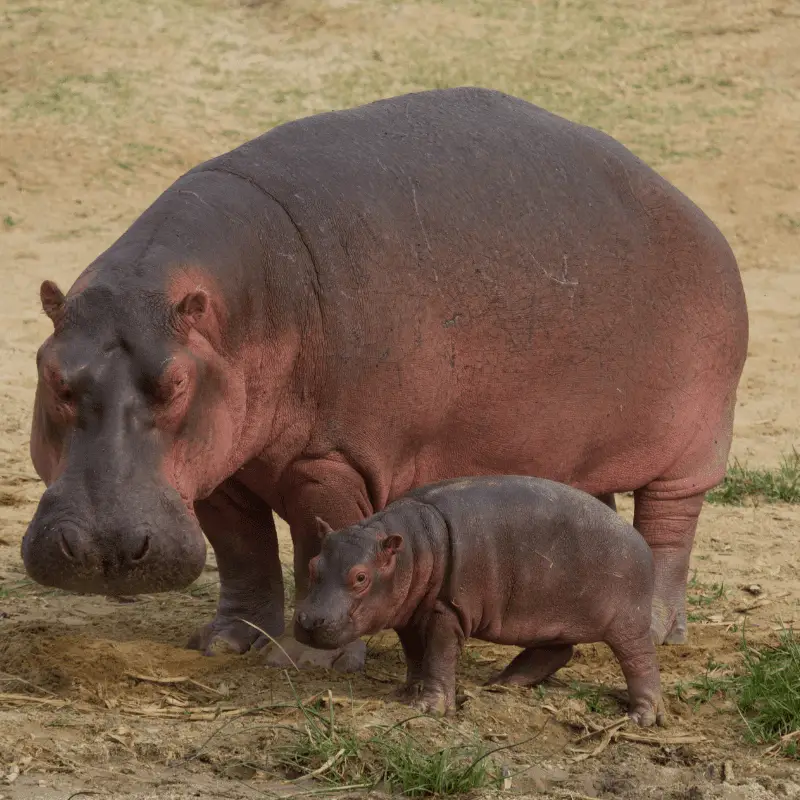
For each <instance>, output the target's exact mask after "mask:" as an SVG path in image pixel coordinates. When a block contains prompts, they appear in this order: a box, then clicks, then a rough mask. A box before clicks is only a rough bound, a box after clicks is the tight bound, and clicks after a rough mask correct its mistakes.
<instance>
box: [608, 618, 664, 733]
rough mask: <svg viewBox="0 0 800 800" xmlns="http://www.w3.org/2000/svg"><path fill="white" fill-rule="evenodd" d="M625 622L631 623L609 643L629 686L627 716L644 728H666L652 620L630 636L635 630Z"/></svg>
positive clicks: (611, 636)
mask: <svg viewBox="0 0 800 800" xmlns="http://www.w3.org/2000/svg"><path fill="white" fill-rule="evenodd" d="M626 622H627V623H628V624H626V625H619V626H615V628H616V630H615V631H614V633H613V634H610V635H609V636H608V637H607V639H606V642H607V644H608V645H609V647H610V648H611V649H612V650H613V651H614V655H615V656H616V657H617V660H618V661H619V663H620V666H621V667H622V672H623V674H624V675H625V682H626V683H627V684H628V716H629V717H630V718H631V719H632V720H633V721H634V722H635V723H636V724H637V725H641V726H642V727H643V728H644V727H649V726H650V725H653V723H657V724H659V725H664V724H665V721H666V717H665V714H664V701H663V699H662V697H661V677H660V673H659V671H658V660H657V658H656V648H655V645H654V644H653V637H652V636H651V634H650V625H649V621H648V625H647V627H646V628H643V629H642V630H641V631H640V633H639V635H638V636H631V630H636V628H632V627H631V626H630V624H629V623H630V620H627V621H626Z"/></svg>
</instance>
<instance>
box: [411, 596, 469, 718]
mask: <svg viewBox="0 0 800 800" xmlns="http://www.w3.org/2000/svg"><path fill="white" fill-rule="evenodd" d="M424 641H425V654H424V656H423V658H422V668H421V675H422V693H421V694H420V696H419V698H418V699H416V700H414V702H413V703H412V705H413V706H414V707H415V708H418V709H419V710H420V711H422V712H423V713H431V714H437V715H443V714H453V713H455V710H456V664H457V663H458V656H459V654H460V653H461V646H462V644H463V642H464V634H463V632H462V631H461V626H460V624H459V622H458V617H457V616H456V615H455V614H454V613H453V612H452V611H451V610H450V609H449V608H447V606H445V605H444V604H443V603H437V604H436V606H435V607H434V609H433V611H432V613H431V615H430V617H429V618H428V620H427V623H426V625H425V638H424Z"/></svg>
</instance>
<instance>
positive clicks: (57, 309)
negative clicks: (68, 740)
mask: <svg viewBox="0 0 800 800" xmlns="http://www.w3.org/2000/svg"><path fill="white" fill-rule="evenodd" d="M41 300H42V305H43V307H44V310H45V312H46V313H47V315H48V316H49V317H50V319H51V320H52V321H53V324H54V332H53V334H52V336H50V337H49V338H48V339H47V341H45V343H44V344H43V345H42V347H41V349H40V350H39V353H38V356H37V364H38V371H39V383H38V388H37V392H36V401H35V408H34V414H33V428H32V434H31V454H32V458H33V463H34V465H35V468H36V470H37V472H38V473H39V475H40V476H41V477H42V479H43V480H44V482H45V483H46V485H47V487H48V488H47V491H46V492H45V493H44V495H43V496H42V499H41V502H40V503H39V507H38V509H37V511H36V514H35V516H34V518H33V520H32V521H31V523H30V527H29V529H28V532H27V534H26V535H25V539H24V541H23V544H22V552H23V556H24V560H25V565H26V568H27V570H28V572H29V574H30V575H31V577H33V578H34V579H35V580H37V581H39V582H40V583H43V584H46V585H49V586H57V587H61V588H64V589H70V590H74V591H80V592H90V593H104V594H123V593H124V594H129V593H137V592H157V591H162V590H168V589H178V588H180V587H183V586H186V585H187V584H188V583H189V582H190V581H192V580H194V579H195V578H196V577H197V576H198V574H199V573H200V571H201V569H202V566H203V562H204V557H205V542H204V540H203V536H202V533H204V534H205V535H206V537H207V538H208V540H209V541H210V542H211V545H212V547H213V548H214V551H215V553H216V556H217V563H218V565H219V574H220V581H221V593H220V600H219V607H218V610H217V615H216V617H215V618H214V620H213V621H212V622H210V623H209V624H208V625H206V626H205V627H204V628H203V629H202V630H200V631H198V632H197V633H195V634H194V635H193V637H192V639H191V641H190V646H192V647H196V648H200V649H202V650H204V651H206V652H211V648H212V645H214V643H215V641H217V640H222V641H225V642H227V643H228V644H230V645H232V646H233V647H234V648H236V649H237V650H239V651H244V650H246V649H247V648H248V647H250V646H252V645H261V644H263V643H264V638H263V637H262V636H261V635H260V634H259V633H258V632H257V631H256V630H255V629H254V628H252V627H251V626H249V625H247V624H245V623H244V622H242V621H240V618H242V619H246V620H249V621H251V622H253V623H254V624H256V625H258V626H259V627H260V628H262V629H263V630H264V631H266V632H267V633H268V634H270V635H271V636H273V637H276V636H278V635H279V634H281V633H282V631H283V629H284V596H283V584H282V578H281V567H280V564H279V561H278V546H277V539H276V533H275V527H274V522H273V516H272V514H271V511H275V512H276V513H277V514H278V515H279V516H280V517H282V518H283V519H285V520H287V521H288V523H289V526H290V527H291V534H292V540H293V543H294V565H295V581H296V598H295V599H296V600H300V599H302V598H303V597H304V596H305V595H306V591H307V583H308V574H307V565H308V562H309V560H310V559H311V558H312V557H313V556H315V555H316V554H317V553H318V551H319V546H320V545H319V541H318V538H317V526H316V522H315V519H316V517H317V516H319V517H321V518H323V519H324V520H325V521H326V522H327V523H328V524H329V525H331V526H332V527H333V528H335V529H339V528H343V527H346V526H348V525H351V524H353V523H355V522H357V521H359V520H361V519H364V518H366V517H368V516H369V515H370V514H372V513H373V512H374V511H376V510H379V509H381V508H383V507H384V506H385V505H386V504H387V503H388V502H390V501H392V500H393V499H395V498H397V497H399V496H400V495H401V494H403V493H404V492H406V491H408V490H409V489H411V488H413V487H415V486H420V485H423V484H426V483H429V482H433V481H438V480H441V479H445V478H450V477H454V476H471V475H480V474H496V473H516V474H523V475H532V476H539V477H545V478H549V479H553V480H557V481H560V482H563V483H566V484H570V485H572V486H575V487H578V488H580V489H583V490H584V491H587V492H589V493H591V494H594V495H596V496H600V497H603V498H605V499H606V502H608V503H609V504H612V505H613V493H615V492H625V491H631V490H632V491H634V496H635V520H634V524H635V526H636V527H637V528H638V530H639V531H640V532H641V533H642V535H643V536H644V537H645V539H646V540H647V542H648V543H649V545H650V547H651V548H652V551H653V555H654V561H655V595H654V598H655V599H654V606H653V618H652V620H653V622H652V624H653V628H652V632H653V636H654V639H655V640H656V641H657V642H658V643H663V642H683V641H684V640H685V638H686V608H685V591H686V579H687V572H688V567H689V555H690V552H691V548H692V542H693V537H694V533H695V527H696V525H697V518H698V515H699V513H700V508H701V506H702V504H703V499H704V493H705V492H706V490H708V489H709V488H711V487H713V486H715V485H716V484H718V483H719V482H720V481H721V479H722V477H723V475H724V471H725V466H726V461H727V456H728V452H729V447H730V443H731V432H732V426H733V415H734V406H735V398H736V389H737V385H738V382H739V377H740V374H741V370H742V366H743V363H744V360H745V355H746V350H747V342H748V319H747V310H746V305H745V298H744V294H743V291H742V285H741V280H740V276H739V271H738V268H737V265H736V261H735V259H734V256H733V254H732V252H731V250H730V248H729V247H728V245H727V243H726V241H725V239H724V238H723V236H722V235H721V234H720V232H719V231H718V230H717V228H716V227H715V226H714V225H713V224H712V222H711V221H710V220H709V219H708V218H707V217H706V216H705V215H704V214H703V213H702V212H701V211H700V210H699V209H698V208H697V207H696V206H695V205H693V204H692V203H691V202H690V201H689V200H688V199H687V198H686V197H685V196H684V195H683V194H681V193H680V192H679V191H677V190H676V189H675V188H674V187H672V186H671V185H670V184H669V183H667V182H666V181H665V180H664V179H662V178H661V177H660V176H659V175H657V174H656V173H655V172H653V171H652V170H651V169H649V168H648V167H647V166H646V165H645V164H643V163H642V162H641V161H640V160H639V159H638V158H636V157H635V156H634V155H632V154H631V153H630V152H629V151H628V150H626V149H625V148H624V147H623V146H622V145H620V144H619V143H618V142H616V141H614V140H613V139H611V138H610V137H608V136H606V135H605V134H603V133H599V132H598V131H596V130H593V129H591V128H586V127H582V126H580V125H576V124H574V123H572V122H568V121H567V120H564V119H562V118H560V117H557V116H554V115H553V114H550V113H548V112H547V111H544V110H542V109H540V108H537V107H536V106H533V105H530V104H529V103H527V102H524V101H523V100H519V99H516V98H514V97H509V96H508V95H505V94H501V93H499V92H495V91H488V90H484V89H475V88H458V89H448V90H442V91H432V92H421V93H417V94H410V95H406V96H402V97H395V98H391V99H387V100H382V101H379V102H376V103H372V104H369V105H365V106H362V107H359V108H355V109H351V110H347V111H340V112H334V113H328V114H321V115H318V116H313V117H309V118H307V119H301V120H298V121H295V122H291V123H288V124H286V125H282V126H280V127H278V128H275V129H273V130H272V131H270V132H269V133H267V134H265V135H263V136H260V137H259V138H257V139H254V140H253V141H251V142H248V143H247V144H244V145H242V146H241V147H239V148H237V149H236V150H233V151H232V152H230V153H227V154H226V155H222V156H219V157H218V158H214V159H212V160H210V161H207V162H206V163H204V164H201V165H200V166H198V167H196V168H195V169H193V170H191V171H190V172H188V173H187V174H185V175H184V176H183V177H181V178H180V179H178V180H177V181H176V182H175V183H174V184H173V185H172V186H171V187H170V188H168V189H167V190H166V191H165V192H164V193H163V194H162V195H161V196H160V197H159V198H158V199H157V200H156V201H155V202H154V203H153V205H152V206H150V208H148V209H147V210H146V211H145V212H144V213H143V214H142V215H141V216H140V217H139V218H138V219H137V220H136V221H135V222H134V223H133V225H131V227H130V228H129V229H128V230H127V231H126V232H125V233H124V234H123V235H122V236H121V237H120V238H119V239H118V240H117V241H116V242H115V243H114V244H113V245H112V246H111V247H110V248H109V249H108V250H107V251H106V252H104V253H103V254H102V255H100V256H99V257H98V258H97V260H96V261H94V262H93V263H92V264H91V265H90V266H89V267H88V268H87V269H86V271H85V272H84V273H83V274H82V275H81V276H80V277H79V278H78V280H77V281H76V283H75V284H74V285H73V286H72V288H71V289H70V291H69V293H68V294H67V295H66V296H64V295H63V294H62V292H61V291H60V290H59V289H58V287H57V286H56V285H55V284H54V283H52V282H50V281H46V282H45V283H44V284H43V285H42V287H41ZM284 646H285V647H286V648H287V650H288V651H290V652H291V653H293V655H294V657H295V659H298V658H299V659H300V661H301V662H304V663H307V662H308V661H311V662H316V663H325V664H333V665H334V666H335V667H336V668H338V669H342V670H354V669H358V668H360V667H361V666H362V665H363V662H364V653H365V648H364V644H363V642H361V641H357V642H354V643H352V644H350V645H349V646H348V647H347V648H345V649H343V650H335V651H326V652H324V653H323V652H322V651H311V650H308V649H304V648H303V647H301V646H300V645H299V644H298V643H297V642H296V641H293V640H290V638H289V637H286V638H285V640H284ZM282 658H284V656H283V655H282V654H281V651H280V650H279V649H277V648H275V647H274V645H273V646H272V647H271V652H270V655H269V657H268V661H269V662H270V663H273V664H275V663H280V661H281V659H282Z"/></svg>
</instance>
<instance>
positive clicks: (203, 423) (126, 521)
mask: <svg viewBox="0 0 800 800" xmlns="http://www.w3.org/2000/svg"><path fill="white" fill-rule="evenodd" d="M81 283H82V284H84V285H83V286H82V287H81V286H80V285H79V284H81ZM41 300H42V306H43V308H44V311H45V313H46V314H47V315H48V317H50V319H51V320H52V322H53V325H54V330H53V334H52V335H51V336H50V337H48V339H47V340H46V341H45V342H44V344H43V345H42V346H41V348H40V349H39V352H38V354H37V367H38V385H37V389H36V399H35V407H34V413H33V423H32V431H31V457H32V459H33V464H34V466H35V468H36V471H37V472H38V473H39V475H40V476H41V478H42V479H43V481H44V482H45V484H46V486H47V490H46V491H45V492H44V494H43V496H42V498H41V500H40V502H39V507H38V509H37V510H36V514H35V515H34V517H33V519H32V521H31V523H30V525H29V526H28V530H27V533H26V534H25V537H24V539H23V542H22V555H23V559H24V562H25V567H26V569H27V571H28V573H29V574H30V576H31V577H32V578H33V579H34V580H36V581H37V582H39V583H41V584H44V585H47V586H55V587H59V588H62V589H68V590H72V591H78V592H85V593H92V594H95V593H96V594H101V593H102V594H111V595H119V594H136V593H141V592H157V591H165V590H169V589H177V588H181V587H183V586H186V585H187V584H189V583H191V582H192V581H193V580H194V579H195V578H196V577H197V576H198V575H199V574H200V572H201V570H202V568H203V564H204V562H205V555H206V545H205V539H204V537H203V534H202V532H201V530H200V527H199V525H198V522H197V519H196V517H195V514H194V509H193V504H194V501H195V500H197V499H199V498H201V497H204V496H207V495H208V494H209V493H210V492H211V491H213V489H214V488H215V486H217V485H218V484H219V483H220V482H221V481H222V480H224V479H225V477H227V475H229V474H230V471H231V467H230V463H231V462H232V461H233V460H235V457H234V455H233V453H232V450H233V449H234V448H235V446H236V442H237V439H238V434H239V433H240V432H241V429H240V428H239V422H240V420H238V419H237V408H238V409H241V407H243V406H244V405H245V404H244V402H243V398H242V397H241V393H242V392H243V391H244V390H243V385H242V383H243V382H242V381H240V380H238V377H237V375H236V374H232V373H231V371H230V369H229V368H228V365H227V364H226V363H225V360H224V359H223V357H222V355H220V352H219V351H220V350H221V348H220V347H219V346H218V341H215V339H218V334H219V329H220V316H221V315H220V309H219V308H216V307H215V305H214V303H213V302H212V299H211V295H210V294H209V293H208V292H207V291H206V290H205V289H203V288H199V287H198V282H197V280H196V276H189V275H188V274H186V275H183V276H182V277H181V278H180V279H178V280H177V281H176V282H175V285H174V286H173V287H171V290H167V291H164V292H163V293H161V292H148V291H144V290H141V289H136V288H132V287H130V286H128V287H126V288H124V289H122V288H120V287H119V286H113V285H107V284H103V283H99V282H92V281H91V280H90V279H89V278H88V277H87V278H82V279H79V281H78V284H76V286H75V287H73V289H72V291H71V292H70V295H69V296H68V297H65V296H64V295H63V294H62V292H61V291H60V290H59V288H58V287H57V286H56V285H55V284H54V283H52V282H50V281H45V282H44V283H43V284H42V287H41ZM234 468H235V467H234Z"/></svg>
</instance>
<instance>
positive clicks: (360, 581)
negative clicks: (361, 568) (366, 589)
mask: <svg viewBox="0 0 800 800" xmlns="http://www.w3.org/2000/svg"><path fill="white" fill-rule="evenodd" d="M366 580H367V573H366V572H359V573H358V575H356V586H361V584H363V583H366Z"/></svg>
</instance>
